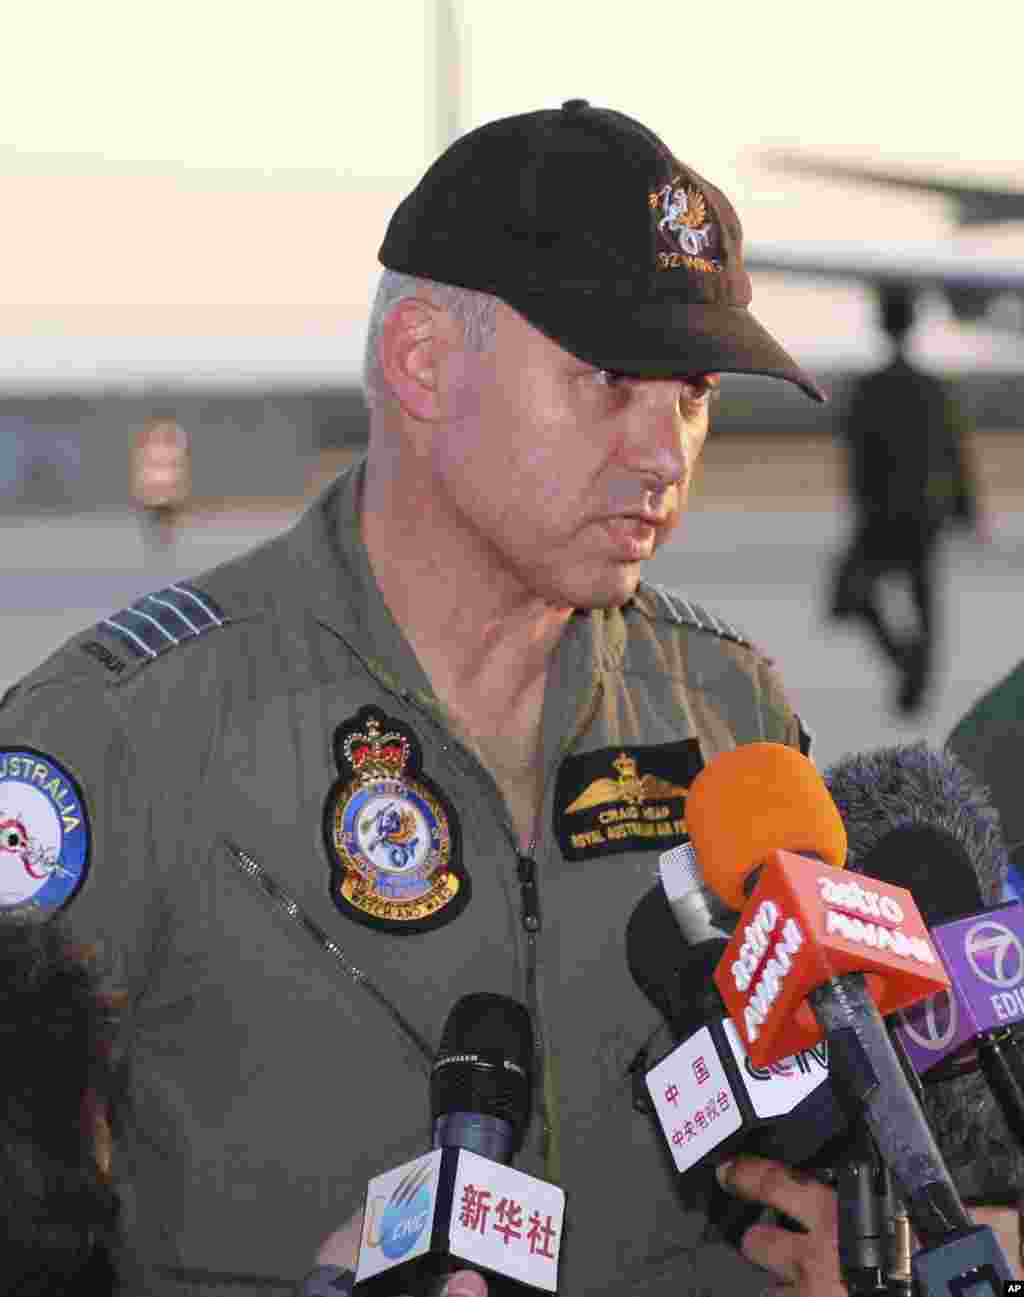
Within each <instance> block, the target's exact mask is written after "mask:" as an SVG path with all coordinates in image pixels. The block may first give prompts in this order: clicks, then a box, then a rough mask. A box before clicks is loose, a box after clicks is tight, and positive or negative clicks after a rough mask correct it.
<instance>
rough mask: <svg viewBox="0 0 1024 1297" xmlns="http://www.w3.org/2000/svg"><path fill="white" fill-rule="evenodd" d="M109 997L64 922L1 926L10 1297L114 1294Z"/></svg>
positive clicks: (13, 921)
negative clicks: (107, 1116)
mask: <svg viewBox="0 0 1024 1297" xmlns="http://www.w3.org/2000/svg"><path fill="white" fill-rule="evenodd" d="M111 1012H112V1010H111V1004H110V997H104V996H102V995H101V994H100V993H99V990H98V986H97V978H96V975H95V973H94V971H93V970H92V968H91V967H90V963H89V957H88V953H87V952H83V951H82V950H81V949H79V948H76V947H75V946H74V945H73V944H72V942H71V939H70V937H69V934H68V932H67V930H66V929H65V928H64V926H63V925H62V924H61V923H60V922H59V921H51V922H41V921H39V920H37V919H26V918H15V917H11V916H4V915H0V1060H2V1063H0V1258H2V1262H0V1294H3V1297H58V1295H59V1297H78V1295H79V1294H83V1297H84V1294H90V1295H93V1294H96V1295H102V1294H104V1293H109V1292H111V1291H112V1290H113V1283H114V1276H113V1272H112V1269H111V1266H110V1263H109V1260H108V1251H107V1246H106V1244H107V1242H108V1241H109V1240H110V1239H111V1238H112V1236H113V1232H114V1230H115V1227H116V1222H117V1216H118V1201H117V1195H116V1193H115V1191H114V1188H113V1185H112V1183H111V1182H110V1174H109V1148H108V1147H105V1145H106V1144H107V1141H106V1140H105V1139H104V1134H107V1135H108V1134H109V1131H108V1128H107V1127H106V1124H105V1121H104V1122H103V1123H102V1125H101V1127H100V1129H98V1128H97V1127H98V1123H97V1121H96V1116H95V1115H96V1113H97V1111H105V1110H106V1107H107V1103H108V1100H109V1095H110V1092H111V1086H110V1084H109V1072H110V1068H109V1063H108V1055H107V1052H106V1050H105V1048H104V1041H105V1039H107V1038H108V1033H109V1027H110V1020H111Z"/></svg>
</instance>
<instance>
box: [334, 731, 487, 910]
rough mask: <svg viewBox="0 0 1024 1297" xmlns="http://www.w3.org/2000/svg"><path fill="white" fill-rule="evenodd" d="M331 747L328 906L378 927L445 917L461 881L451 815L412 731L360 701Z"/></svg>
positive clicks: (464, 884)
mask: <svg viewBox="0 0 1024 1297" xmlns="http://www.w3.org/2000/svg"><path fill="white" fill-rule="evenodd" d="M385 727H387V728H386V730H385ZM334 753H335V760H336V762H337V765H338V770H339V772H340V774H341V778H340V779H339V780H338V781H337V782H336V783H335V784H334V785H333V786H332V787H331V790H330V792H329V793H328V794H327V802H326V805H325V807H324V839H325V842H326V845H327V853H328V856H329V858H330V861H331V866H332V882H331V892H332V895H333V897H334V903H335V904H336V905H337V907H338V909H339V910H341V912H342V913H343V914H345V915H347V916H348V917H349V918H351V919H356V920H358V921H359V922H360V923H365V924H368V925H369V926H370V927H374V928H381V929H383V930H385V931H388V932H427V931H429V930H430V929H431V928H438V927H441V926H442V924H445V923H448V922H449V921H450V920H451V919H454V918H455V917H456V915H458V914H459V913H461V911H462V910H463V909H464V907H465V905H466V902H467V901H468V900H469V890H470V888H469V877H468V875H467V874H466V872H465V869H464V868H463V867H462V860H461V843H460V834H459V822H458V819H457V817H456V814H455V809H454V807H453V806H452V805H451V803H450V802H449V801H448V799H447V798H446V797H445V796H444V794H443V793H442V792H441V790H440V788H438V786H437V785H436V784H435V783H434V782H433V781H432V780H430V779H428V778H427V777H426V776H425V775H424V774H423V772H422V770H421V768H420V767H421V760H422V759H421V754H420V744H419V741H418V740H417V738H416V735H415V734H414V733H413V731H412V730H411V729H410V728H409V727H408V726H407V725H402V724H401V723H400V722H398V721H395V720H393V719H391V718H389V717H386V716H385V715H384V713H383V712H382V711H380V710H379V709H378V708H376V707H363V708H362V709H361V710H360V711H359V713H358V714H357V715H356V716H355V717H354V718H353V719H352V720H351V721H348V722H346V723H345V724H343V725H341V726H339V727H338V730H337V732H336V733H335V736H334Z"/></svg>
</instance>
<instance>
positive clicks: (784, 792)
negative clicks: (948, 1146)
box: [686, 743, 971, 1243]
mask: <svg viewBox="0 0 1024 1297" xmlns="http://www.w3.org/2000/svg"><path fill="white" fill-rule="evenodd" d="M686 823H687V828H688V830H689V832H690V836H691V837H692V839H693V844H694V847H695V849H696V852H697V858H698V860H699V861H700V865H701V870H702V872H703V874H704V879H705V881H706V883H707V884H708V886H709V887H710V888H711V889H712V891H714V892H716V893H717V894H718V895H719V896H720V897H721V898H722V900H723V901H725V903H726V904H727V905H730V906H731V907H732V908H733V909H737V910H742V913H741V915H740V920H739V923H738V924H737V926H736V930H735V932H734V933H733V936H732V938H731V940H730V942H729V944H728V946H727V947H726V949H725V952H724V954H723V956H722V960H721V963H720V964H719V965H718V968H717V969H716V971H715V982H716V984H717V986H718V988H719V990H720V991H721V993H722V998H723V999H724V1001H725V1003H726V1006H727V1008H728V1010H729V1015H730V1017H731V1018H732V1020H733V1022H734V1024H735V1026H736V1029H737V1031H738V1032H739V1033H740V1037H741V1039H742V1040H743V1042H744V1044H745V1046H746V1048H747V1052H748V1054H749V1056H750V1060H751V1062H752V1063H753V1064H754V1065H755V1066H758V1067H764V1066H768V1065H770V1064H771V1063H774V1062H778V1061H779V1060H780V1059H782V1058H785V1057H787V1056H789V1055H791V1054H794V1053H796V1052H798V1051H799V1050H801V1049H805V1048H809V1047H810V1046H811V1045H813V1044H815V1043H816V1042H818V1041H820V1040H821V1039H822V1038H824V1039H825V1040H826V1041H827V1042H828V1051H829V1073H830V1076H831V1079H832V1083H833V1087H834V1088H836V1089H837V1090H838V1091H839V1092H840V1093H841V1094H843V1095H844V1096H845V1099H846V1104H847V1106H848V1107H849V1108H850V1110H851V1111H858V1112H860V1114H861V1115H862V1116H863V1118H864V1120H865V1122H866V1124H867V1126H868V1129H869V1130H870V1132H871V1135H872V1137H873V1138H874V1140H875V1143H876V1145H877V1147H878V1151H879V1153H880V1154H881V1156H882V1159H883V1161H884V1162H885V1163H886V1165H887V1166H888V1167H889V1170H890V1171H891V1172H892V1175H893V1178H894V1180H895V1182H896V1186H897V1189H898V1191H899V1193H900V1197H901V1198H902V1199H903V1201H904V1203H905V1204H906V1207H907V1212H908V1214H909V1216H910V1219H911V1223H912V1224H913V1226H914V1228H915V1230H916V1231H917V1234H918V1237H919V1238H921V1239H922V1240H925V1241H926V1242H928V1243H939V1242H940V1241H942V1240H944V1239H946V1238H948V1237H949V1236H950V1235H951V1234H952V1233H954V1232H956V1231H959V1230H964V1229H968V1228H970V1226H971V1222H970V1219H969V1217H968V1216H967V1214H966V1212H965V1211H964V1208H963V1205H962V1203H961V1202H960V1199H959V1197H958V1196H957V1192H956V1189H955V1187H954V1185H953V1181H952V1179H951V1177H950V1174H949V1171H948V1170H947V1169H946V1166H945V1164H944V1163H943V1161H942V1155H941V1154H940V1152H939V1149H938V1146H937V1145H936V1143H935V1140H934V1137H933V1136H932V1133H931V1131H930V1129H929V1127H928V1123H927V1121H926V1120H925V1117H924V1114H923V1113H922V1111H921V1108H920V1105H919V1104H918V1102H917V1099H916V1097H915V1095H914V1093H913V1091H912V1090H911V1089H910V1086H909V1084H908V1082H907V1079H906V1076H905V1075H904V1073H903V1069H902V1066H901V1064H900V1061H899V1059H898V1058H897V1056H896V1054H895V1052H894V1050H893V1047H892V1043H891V1042H890V1040H889V1036H888V1033H887V1032H886V1028H885V1024H884V1022H883V1021H882V1017H881V1013H880V1012H879V1006H881V1010H882V1012H884V1013H889V1012H891V1011H892V1010H893V1009H895V1008H898V1007H901V1006H905V1005H907V1004H911V1003H916V1001H918V1000H922V999H925V998H927V997H928V996H930V995H934V994H935V993H936V992H937V991H939V990H944V989H948V987H949V979H948V977H947V976H946V973H945V970H944V968H943V965H942V961H941V960H940V959H939V957H938V954H937V953H936V952H935V950H934V948H933V947H932V944H931V941H930V939H929V936H928V930H927V928H926V927H925V924H924V920H923V919H922V918H921V915H920V913H919V912H918V909H917V906H916V905H915V904H914V899H913V897H912V895H911V894H910V892H909V891H908V890H907V889H906V888H902V887H895V886H893V885H892V884H890V883H882V882H878V881H876V880H874V879H870V878H866V877H864V876H863V875H853V874H848V873H846V872H845V871H844V870H843V868H842V866H843V864H844V863H845V860H846V832H845V829H844V828H843V823H842V819H841V817H840V815H839V811H838V808H837V807H836V805H835V803H834V802H833V800H832V798H831V796H830V794H829V791H828V788H827V787H826V785H825V782H824V780H823V779H822V778H821V776H820V775H819V774H818V772H817V770H816V769H815V767H814V765H813V764H812V763H811V762H810V761H809V760H808V759H807V758H806V757H805V756H803V755H802V754H801V753H799V752H797V751H796V750H795V749H793V748H789V747H786V746H784V745H783V744H778V743H751V744H747V745H744V746H742V747H739V748H736V749H735V750H734V751H731V752H724V753H720V754H719V755H718V756H716V757H714V758H712V760H711V761H709V762H708V764H707V765H706V766H705V767H704V769H703V770H702V771H701V772H700V774H699V775H698V776H697V778H696V779H695V780H694V781H693V783H692V784H691V786H690V791H689V794H688V796H687V800H686Z"/></svg>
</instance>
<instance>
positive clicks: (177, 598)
mask: <svg viewBox="0 0 1024 1297" xmlns="http://www.w3.org/2000/svg"><path fill="white" fill-rule="evenodd" d="M229 624H230V620H229V618H227V617H226V616H225V615H224V612H223V611H222V609H221V608H220V607H219V605H218V604H217V603H216V601H215V600H213V599H211V598H210V596H209V595H208V594H203V593H201V592H200V591H199V590H196V589H195V588H194V587H192V586H190V585H189V584H188V583H187V582H185V581H179V582H177V583H176V584H175V585H169V586H167V588H166V589H164V590H157V591H156V592H155V593H154V594H146V595H143V596H142V598H141V599H136V600H135V602H134V603H133V604H131V605H130V606H129V607H127V608H123V609H122V610H121V611H120V612H118V613H115V614H114V615H113V616H111V617H105V618H104V619H103V621H101V622H100V623H99V624H98V625H97V626H96V627H95V628H94V629H95V632H97V633H99V634H102V635H107V636H113V637H114V638H116V639H117V641H118V643H119V644H120V645H121V646H122V647H123V648H125V649H127V650H128V652H129V653H131V655H132V656H133V657H135V658H139V659H141V660H144V661H151V660H152V659H153V658H158V657H160V655H161V654H163V653H166V652H168V651H169V650H170V649H172V648H176V647H177V646H178V645H179V644H183V643H185V642H186V641H188V640H191V639H197V638H198V637H199V636H200V635H205V634H206V633H207V631H211V630H216V629H218V628H219V627H221V626H227V625H229Z"/></svg>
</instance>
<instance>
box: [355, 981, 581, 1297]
mask: <svg viewBox="0 0 1024 1297" xmlns="http://www.w3.org/2000/svg"><path fill="white" fill-rule="evenodd" d="M533 1054H534V1038H533V1027H532V1024H531V1022H530V1015H529V1012H528V1011H527V1009H526V1008H525V1006H524V1005H522V1004H520V1003H519V1002H518V1001H516V1000H512V999H509V997H508V996H504V995H492V994H489V993H486V992H481V993H476V994H472V995H465V996H463V997H462V999H460V1000H459V1001H458V1002H457V1003H456V1004H455V1006H454V1007H453V1008H452V1010H451V1013H450V1014H449V1015H448V1019H447V1021H446V1022H445V1025H444V1028H443V1031H442V1034H441V1045H440V1048H439V1049H438V1053H437V1057H436V1059H435V1061H434V1065H433V1067H432V1069H431V1077H430V1102H431V1128H432V1139H431V1149H432V1151H431V1152H430V1153H427V1154H425V1155H424V1156H422V1157H419V1158H416V1159H414V1160H413V1161H412V1162H409V1163H405V1164H404V1165H402V1166H400V1167H396V1168H395V1169H394V1170H392V1171H388V1172H385V1173H384V1174H383V1175H380V1176H377V1177H375V1178H374V1179H373V1180H371V1181H370V1184H369V1187H368V1189H367V1194H366V1208H365V1213H364V1224H363V1236H362V1240H361V1244H360V1250H359V1261H358V1265H357V1270H356V1282H357V1283H363V1282H364V1281H369V1280H374V1279H376V1277H377V1276H379V1275H382V1274H384V1273H386V1272H391V1273H389V1275H388V1281H389V1283H394V1284H398V1285H399V1288H401V1287H402V1286H408V1287H409V1288H411V1289H412V1288H417V1287H421V1286H422V1281H423V1279H424V1278H426V1279H427V1280H428V1281H429V1282H430V1283H434V1282H435V1281H436V1279H437V1278H438V1277H439V1276H440V1275H443V1274H446V1273H448V1272H449V1271H450V1270H451V1269H452V1268H453V1267H454V1268H459V1267H462V1266H465V1267H468V1268H470V1269H474V1270H480V1271H482V1272H484V1273H486V1274H488V1275H490V1276H498V1277H501V1278H503V1279H508V1280H512V1281H514V1282H515V1283H517V1284H523V1285H526V1286H528V1287H533V1288H537V1289H539V1290H541V1291H542V1292H555V1291H556V1287H557V1280H558V1257H559V1247H560V1243H561V1235H562V1225H563V1220H564V1215H565V1194H564V1193H563V1192H562V1190H561V1189H560V1188H558V1187H557V1186H555V1185H552V1184H548V1183H546V1182H545V1181H543V1180H537V1179H535V1178H534V1177H532V1176H528V1175H525V1174H523V1172H521V1171H516V1170H514V1169H513V1168H512V1167H511V1166H510V1165H509V1163H510V1162H511V1161H512V1158H513V1156H514V1155H515V1153H516V1151H517V1150H518V1149H519V1147H520V1146H521V1144H522V1140H523V1135H524V1133H525V1131H526V1127H527V1125H528V1123H529V1119H530V1107H531V1096H532V1089H533ZM425 1257H426V1258H428V1259H427V1260H421V1258H425ZM399 1267H401V1272H400V1273H398V1268H399Z"/></svg>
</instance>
